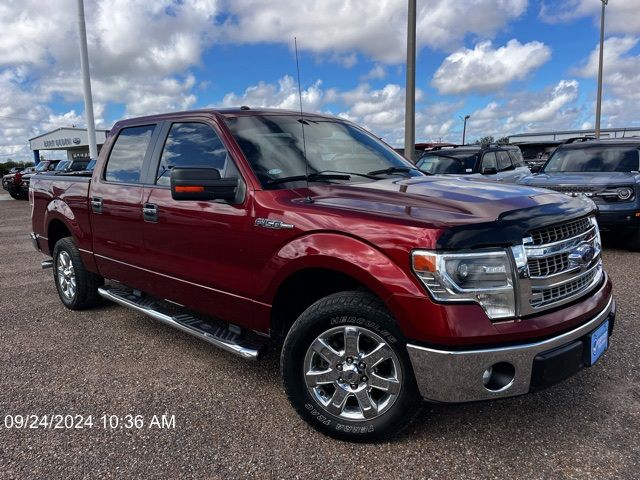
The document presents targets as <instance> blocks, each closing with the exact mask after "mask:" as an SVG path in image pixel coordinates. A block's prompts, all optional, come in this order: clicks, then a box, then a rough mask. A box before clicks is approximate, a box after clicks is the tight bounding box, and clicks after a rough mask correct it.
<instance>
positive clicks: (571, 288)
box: [531, 265, 599, 308]
mask: <svg viewBox="0 0 640 480" xmlns="http://www.w3.org/2000/svg"><path fill="white" fill-rule="evenodd" d="M596 267H598V265H596ZM596 267H594V268H593V269H591V270H589V271H588V272H586V273H584V274H582V275H580V276H579V277H577V278H576V279H575V280H571V281H569V282H567V283H563V284H562V285H558V286H555V287H549V288H534V289H533V292H532V293H533V295H532V297H531V306H532V307H533V308H540V307H544V306H545V305H549V304H552V303H556V302H558V301H560V300H564V299H566V298H569V297H573V296H575V295H576V294H579V293H581V292H582V291H583V290H585V288H586V287H588V286H589V285H591V282H592V281H593V279H594V278H595V277H596V275H597V274H598V273H599V269H598V268H596Z"/></svg>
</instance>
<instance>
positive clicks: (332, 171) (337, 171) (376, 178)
mask: <svg viewBox="0 0 640 480" xmlns="http://www.w3.org/2000/svg"><path fill="white" fill-rule="evenodd" d="M318 173H336V174H341V175H350V176H354V175H355V176H356V177H364V178H370V179H371V180H380V179H379V178H378V177H376V176H375V175H371V174H370V173H357V172H342V171H340V170H322V171H320V172H318Z"/></svg>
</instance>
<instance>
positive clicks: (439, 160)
mask: <svg viewBox="0 0 640 480" xmlns="http://www.w3.org/2000/svg"><path fill="white" fill-rule="evenodd" d="M477 160H478V157H477V154H475V153H470V152H461V151H458V152H456V151H449V150H447V151H446V153H445V152H442V153H425V154H424V155H423V156H422V157H420V159H419V160H418V163H417V164H416V166H417V167H418V168H419V169H420V170H422V171H423V172H426V173H431V174H443V173H445V174H446V173H450V174H465V173H473V172H474V169H475V166H476V161H477Z"/></svg>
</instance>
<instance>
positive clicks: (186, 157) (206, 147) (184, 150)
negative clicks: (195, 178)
mask: <svg viewBox="0 0 640 480" xmlns="http://www.w3.org/2000/svg"><path fill="white" fill-rule="evenodd" d="M174 167H201V168H216V169H217V170H218V171H219V172H220V177H221V178H225V177H237V176H238V171H237V169H236V168H235V165H234V164H233V162H232V161H231V158H230V157H229V154H228V152H227V150H226V148H225V147H224V145H223V144H222V141H221V140H220V137H219V136H218V134H217V133H216V132H215V130H214V129H213V128H212V127H211V126H210V125H207V124H205V123H196V122H188V123H187V122H184V123H174V124H173V125H172V126H171V129H170V130H169V135H168V136H167V140H166V142H165V144H164V149H163V150H162V156H161V157H160V163H159V165H158V171H157V174H156V184H157V185H170V176H171V169H172V168H174Z"/></svg>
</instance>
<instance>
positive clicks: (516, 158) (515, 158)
mask: <svg viewBox="0 0 640 480" xmlns="http://www.w3.org/2000/svg"><path fill="white" fill-rule="evenodd" d="M509 156H510V157H511V163H513V165H514V166H515V167H524V157H523V156H522V152H521V151H520V149H517V150H516V149H513V150H509Z"/></svg>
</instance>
